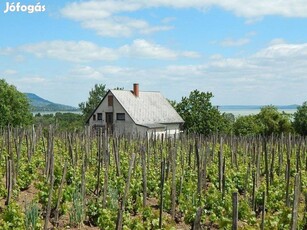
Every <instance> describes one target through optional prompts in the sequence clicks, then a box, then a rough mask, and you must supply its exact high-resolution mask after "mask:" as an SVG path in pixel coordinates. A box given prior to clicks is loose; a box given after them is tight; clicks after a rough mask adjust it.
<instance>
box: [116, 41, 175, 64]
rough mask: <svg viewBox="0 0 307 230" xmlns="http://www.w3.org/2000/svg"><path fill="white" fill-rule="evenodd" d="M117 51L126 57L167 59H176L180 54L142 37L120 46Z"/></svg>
mask: <svg viewBox="0 0 307 230" xmlns="http://www.w3.org/2000/svg"><path fill="white" fill-rule="evenodd" d="M119 52H120V53H121V54H123V55H124V56H128V57H138V58H153V59H169V60H170V59H176V58H177V57H178V56H179V55H180V53H178V52H175V51H172V50H170V49H167V48H165V47H163V46H160V45H158V44H154V43H151V42H148V41H145V40H142V39H139V40H134V41H133V43H132V44H131V45H125V46H122V47H121V48H119Z"/></svg>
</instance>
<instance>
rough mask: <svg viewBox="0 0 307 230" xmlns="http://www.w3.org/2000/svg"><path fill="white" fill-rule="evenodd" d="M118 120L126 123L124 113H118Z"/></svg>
mask: <svg viewBox="0 0 307 230" xmlns="http://www.w3.org/2000/svg"><path fill="white" fill-rule="evenodd" d="M116 120H118V121H124V120H125V114H124V113H117V114H116Z"/></svg>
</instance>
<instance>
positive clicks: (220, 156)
mask: <svg viewBox="0 0 307 230" xmlns="http://www.w3.org/2000/svg"><path fill="white" fill-rule="evenodd" d="M219 190H220V192H221V193H222V192H223V138H222V137H221V138H220V151H219Z"/></svg>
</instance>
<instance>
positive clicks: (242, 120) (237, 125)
mask: <svg viewBox="0 0 307 230" xmlns="http://www.w3.org/2000/svg"><path fill="white" fill-rule="evenodd" d="M233 131H234V134H236V135H243V136H246V135H255V134H260V133H261V131H262V127H261V125H260V123H259V121H258V120H257V116H256V115H248V116H240V117H238V118H237V119H236V121H235V122H234V124H233Z"/></svg>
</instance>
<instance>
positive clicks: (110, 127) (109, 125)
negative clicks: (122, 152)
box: [106, 113, 113, 133]
mask: <svg viewBox="0 0 307 230" xmlns="http://www.w3.org/2000/svg"><path fill="white" fill-rule="evenodd" d="M106 123H107V131H108V132H109V133H112V131H113V113H106Z"/></svg>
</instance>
